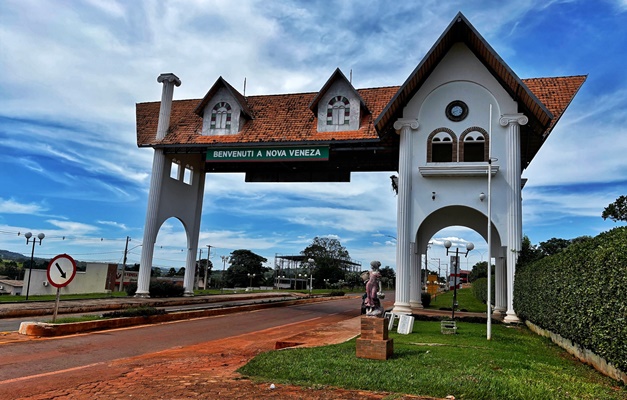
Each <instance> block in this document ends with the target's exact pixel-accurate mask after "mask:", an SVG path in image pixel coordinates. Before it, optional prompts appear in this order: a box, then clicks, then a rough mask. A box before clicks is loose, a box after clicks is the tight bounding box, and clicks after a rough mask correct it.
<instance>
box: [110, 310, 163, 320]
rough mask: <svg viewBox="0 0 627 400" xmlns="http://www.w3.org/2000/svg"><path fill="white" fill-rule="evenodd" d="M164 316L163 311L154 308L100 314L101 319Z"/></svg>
mask: <svg viewBox="0 0 627 400" xmlns="http://www.w3.org/2000/svg"><path fill="white" fill-rule="evenodd" d="M161 314H165V310H161V309H157V308H154V307H134V308H127V309H126V310H121V311H112V312H109V313H105V314H102V317H103V318H124V317H149V316H151V315H161Z"/></svg>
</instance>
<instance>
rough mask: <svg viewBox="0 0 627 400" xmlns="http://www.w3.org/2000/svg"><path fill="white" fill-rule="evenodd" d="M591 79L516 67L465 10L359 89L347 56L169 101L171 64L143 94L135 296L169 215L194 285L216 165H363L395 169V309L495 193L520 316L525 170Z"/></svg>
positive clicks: (230, 168) (288, 170)
mask: <svg viewBox="0 0 627 400" xmlns="http://www.w3.org/2000/svg"><path fill="white" fill-rule="evenodd" d="M585 79H586V77H585V76H567V77H553V78H530V79H520V78H519V77H518V76H517V75H516V74H515V73H514V72H513V71H512V70H511V69H510V68H509V67H508V66H507V64H505V62H504V61H503V60H502V59H501V58H500V57H499V56H498V54H497V53H496V52H495V51H494V50H493V49H492V48H491V47H490V45H489V44H488V43H487V42H486V41H485V40H484V39H483V37H481V35H479V33H478V32H477V31H476V30H475V28H474V27H473V26H472V25H471V24H470V23H469V22H468V20H467V19H466V18H465V17H464V16H463V15H462V14H461V13H459V14H458V15H456V16H455V18H454V19H453V21H452V22H451V23H450V24H449V26H448V27H447V28H446V30H445V31H444V33H443V34H442V35H441V36H440V38H439V39H438V41H437V42H436V43H435V44H434V45H433V47H432V48H431V50H429V52H428V53H427V54H426V56H425V57H424V58H423V60H422V61H421V62H420V63H419V65H418V66H417V67H416V69H415V70H414V71H413V72H412V74H411V75H410V76H409V77H408V78H407V80H406V81H405V83H404V84H403V85H402V86H397V87H383V88H369V89H355V88H354V87H353V85H352V83H351V82H350V81H349V80H348V79H347V78H346V76H345V75H344V74H343V73H342V72H341V71H340V70H339V69H337V70H336V71H335V72H334V73H333V74H332V75H331V77H330V78H329V80H328V81H327V82H326V83H325V84H324V85H323V86H322V88H321V89H320V91H319V92H317V93H296V94H284V95H272V96H263V95H262V96H244V95H242V94H240V93H239V92H238V91H237V90H236V89H234V88H233V87H232V86H231V85H230V84H229V83H228V82H226V81H225V80H224V79H223V78H222V77H220V78H218V79H217V81H216V83H215V84H214V85H213V86H212V87H211V88H210V89H209V91H208V92H207V94H206V95H205V97H204V98H202V99H197V100H177V101H173V100H172V98H173V89H174V86H179V85H180V84H181V81H180V80H179V79H178V77H176V76H175V75H173V74H162V75H160V76H159V78H158V82H160V83H162V84H163V94H162V99H161V102H153V103H140V104H137V143H138V146H140V147H152V148H153V149H154V151H155V155H154V160H153V171H152V180H151V185H150V193H149V198H148V208H147V212H146V227H145V231H144V241H143V247H142V257H141V262H140V272H139V279H138V289H137V296H140V297H145V296H148V295H149V290H148V289H149V280H150V268H151V266H152V255H153V248H154V243H155V240H156V236H157V232H158V231H159V227H160V226H161V224H162V223H163V221H165V220H166V219H167V218H169V217H176V218H178V219H179V220H180V221H181V222H182V223H183V225H184V227H185V231H186V234H187V244H188V245H187V247H188V253H187V261H186V270H185V278H184V282H185V283H184V284H185V294H186V295H190V296H191V295H193V292H192V288H193V276H194V268H195V255H196V250H197V248H198V235H199V229H200V216H201V210H202V202H203V190H204V174H206V173H212V172H244V173H246V181H247V182H329V181H334V182H337V181H345V182H346V181H350V175H351V172H354V171H361V172H366V171H391V172H394V171H397V172H398V207H397V213H398V215H397V226H398V228H397V230H398V232H397V239H398V242H397V255H396V276H397V282H396V299H395V304H394V312H396V313H406V314H409V313H411V312H412V311H413V310H415V309H417V308H421V307H422V305H421V301H420V293H419V288H420V287H421V282H420V274H419V268H420V267H419V259H420V254H422V253H424V252H425V251H426V248H427V244H428V240H429V239H430V238H431V237H432V235H433V234H434V233H436V232H437V231H439V230H440V229H442V228H445V227H448V226H454V225H460V226H466V227H468V228H471V229H474V230H475V231H476V232H478V233H479V234H480V235H482V236H483V237H484V238H486V240H487V238H488V232H487V231H488V228H487V227H488V210H487V203H488V201H487V200H486V194H488V193H491V194H492V196H491V197H490V199H489V200H490V201H491V210H492V211H491V215H492V218H491V219H492V221H491V223H490V227H491V228H490V237H491V238H492V239H491V240H490V241H489V242H490V252H491V255H492V256H493V257H494V259H495V262H496V308H495V312H497V313H504V314H505V321H509V322H514V321H517V317H516V313H515V310H514V309H513V283H514V272H515V265H516V261H517V257H518V252H519V251H520V247H521V242H522V202H521V192H522V188H523V183H524V182H523V181H522V179H521V173H522V171H523V170H524V169H525V168H526V167H527V166H528V165H529V163H530V162H531V160H532V159H533V157H534V156H535V155H536V153H537V152H538V151H539V149H540V147H541V146H542V143H543V142H544V141H545V140H546V138H547V137H548V135H549V134H550V132H551V131H552V129H553V128H554V126H555V124H556V122H557V121H558V120H559V118H560V117H561V115H562V114H563V112H564V111H565V110H566V108H567V107H568V105H569V104H570V102H571V101H572V99H573V97H574V96H575V94H576V93H577V91H578V90H579V88H580V87H581V85H582V84H583V82H584V81H585ZM490 151H491V152H490ZM490 160H491V164H489V161H490ZM488 171H491V175H490V180H491V187H490V188H488V179H487V178H488Z"/></svg>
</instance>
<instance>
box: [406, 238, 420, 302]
mask: <svg viewBox="0 0 627 400" xmlns="http://www.w3.org/2000/svg"><path fill="white" fill-rule="evenodd" d="M409 248H410V253H409V264H410V268H411V269H410V273H409V279H410V280H411V281H410V285H409V292H410V294H409V305H410V307H411V309H412V310H414V309H421V308H423V307H422V297H420V292H421V288H422V284H421V282H420V257H419V255H418V253H417V248H416V243H415V242H411V243H410V244H409Z"/></svg>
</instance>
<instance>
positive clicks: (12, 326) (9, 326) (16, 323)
mask: <svg viewBox="0 0 627 400" xmlns="http://www.w3.org/2000/svg"><path fill="white" fill-rule="evenodd" d="M259 301H267V300H259V299H254V298H251V299H249V300H237V301H232V300H225V301H219V302H212V303H202V304H187V305H177V306H170V307H155V308H159V309H163V310H165V311H166V312H175V311H181V310H188V311H189V310H207V309H212V308H221V307H224V306H225V305H228V306H238V305H244V304H253V303H258V302H259ZM107 312H111V311H89V312H81V313H74V314H59V315H58V316H57V318H67V317H80V316H83V315H99V314H103V313H107ZM51 320H52V315H42V316H30V317H19V318H0V332H14V331H18V330H19V329H20V324H21V323H22V322H25V321H29V322H50V321H51Z"/></svg>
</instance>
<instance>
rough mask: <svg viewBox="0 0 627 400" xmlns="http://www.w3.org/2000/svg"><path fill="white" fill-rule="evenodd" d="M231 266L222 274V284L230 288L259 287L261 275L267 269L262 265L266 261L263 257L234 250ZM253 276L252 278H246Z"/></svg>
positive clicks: (247, 251)
mask: <svg viewBox="0 0 627 400" xmlns="http://www.w3.org/2000/svg"><path fill="white" fill-rule="evenodd" d="M230 261H231V266H230V267H229V269H227V270H226V272H225V274H224V282H225V284H226V285H228V286H232V287H247V286H249V285H250V284H252V285H253V286H255V285H259V282H262V281H263V279H264V278H263V275H264V273H265V272H266V271H268V270H269V268H267V267H264V266H263V263H265V262H266V261H268V260H267V259H266V258H265V257H262V256H260V255H258V254H255V253H253V252H252V251H250V250H243V249H240V250H234V251H233V252H232V253H231V258H230ZM248 274H251V275H252V274H254V275H255V276H254V277H250V276H248Z"/></svg>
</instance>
